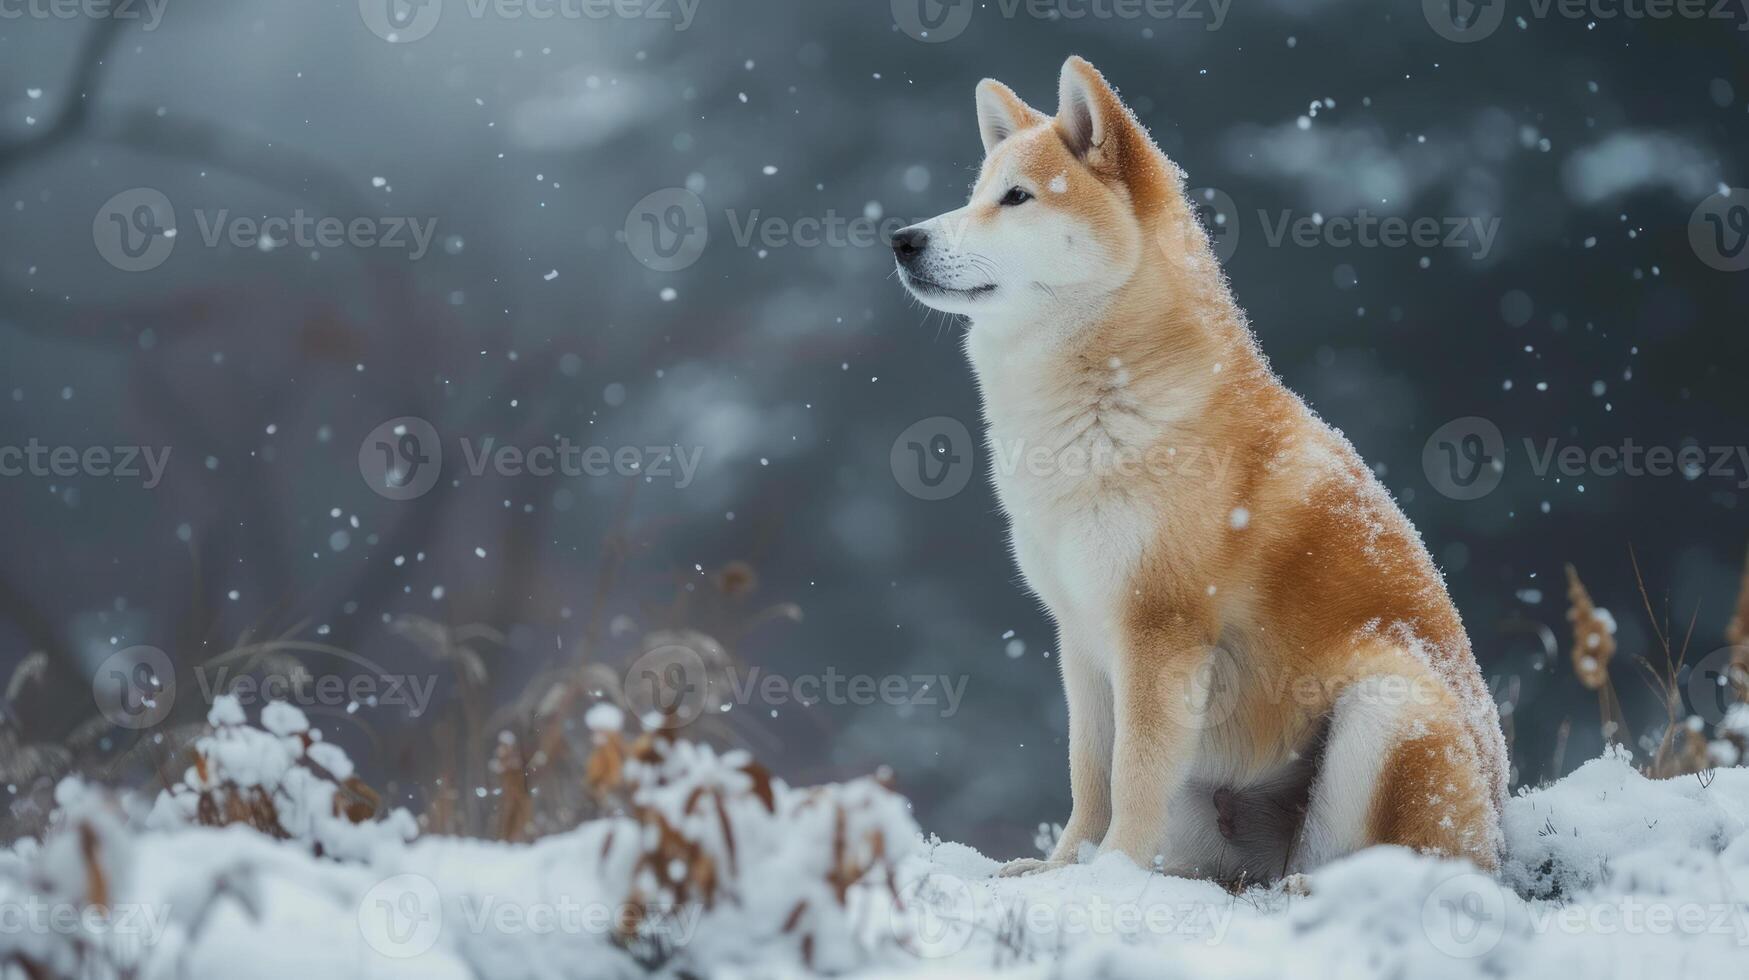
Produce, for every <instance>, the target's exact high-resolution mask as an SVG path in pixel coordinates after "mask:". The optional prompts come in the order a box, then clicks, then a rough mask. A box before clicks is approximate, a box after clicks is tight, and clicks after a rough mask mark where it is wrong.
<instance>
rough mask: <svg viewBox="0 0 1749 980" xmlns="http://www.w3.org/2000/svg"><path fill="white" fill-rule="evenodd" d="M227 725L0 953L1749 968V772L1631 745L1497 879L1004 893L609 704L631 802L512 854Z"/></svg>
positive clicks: (600, 966) (603, 756) (930, 849)
mask: <svg viewBox="0 0 1749 980" xmlns="http://www.w3.org/2000/svg"><path fill="white" fill-rule="evenodd" d="M232 707H234V706H232V705H228V704H226V703H225V702H223V700H222V699H221V703H220V705H219V707H217V708H215V710H214V716H213V720H214V722H215V725H216V730H215V734H214V735H213V736H212V737H211V738H210V739H209V740H207V741H206V742H205V743H203V745H202V747H201V751H202V753H203V756H205V758H206V759H207V762H206V763H205V764H204V765H202V766H199V767H195V768H191V769H190V771H189V773H188V776H187V777H186V779H185V782H184V783H183V784H182V785H181V786H179V787H178V788H176V789H174V790H172V791H171V792H169V793H166V794H163V795H161V796H160V797H159V798H158V800H156V801H155V803H154V805H151V806H148V805H146V803H145V802H143V801H142V802H137V803H134V804H132V805H131V806H130V805H129V804H127V803H125V802H117V801H115V800H113V799H112V798H110V797H108V796H107V795H106V794H104V793H102V792H100V791H96V790H92V789H89V788H87V787H84V786H82V785H80V784H77V783H69V784H66V785H64V786H63V788H62V792H61V794H60V797H61V803H62V804H63V814H62V816H61V819H60V821H59V826H58V829H57V830H56V831H55V832H54V833H52V834H51V835H50V836H49V838H48V839H47V840H46V841H44V842H43V843H41V844H37V843H34V842H27V843H25V844H23V845H20V846H18V847H17V848H15V849H14V850H13V851H12V852H11V853H9V854H6V855H4V856H3V857H0V962H5V963H9V964H12V965H14V966H20V965H22V964H24V963H29V964H30V965H31V969H33V970H35V971H38V972H37V973H35V974H31V973H28V972H24V971H21V972H19V975H21V976H23V975H43V976H69V975H87V976H110V975H117V974H118V973H120V972H122V971H118V970H116V969H114V968H115V967H118V966H119V967H121V968H123V970H125V969H127V968H130V967H137V968H138V972H137V973H136V974H135V975H137V976H139V977H142V978H155V977H220V976H224V977H232V976H276V977H277V976H285V977H308V976H318V977H397V976H406V977H415V976H417V977H438V978H443V977H492V978H515V977H530V978H533V977H543V978H547V977H551V978H557V977H618V976H636V975H641V974H643V973H645V972H647V971H648V970H649V969H650V968H652V967H654V968H657V969H659V970H661V971H664V972H666V973H667V974H669V975H674V976H682V975H720V976H729V977H760V978H764V977H788V976H809V975H813V974H816V973H832V974H858V975H864V976H870V977H940V978H950V977H951V978H962V977H982V976H998V975H1001V976H1015V977H1041V978H1042V977H1058V976H1061V977H1077V978H1079V977H1162V976H1167V977H1171V976H1187V977H1191V976H1194V977H1204V976H1222V977H1225V976H1256V977H1271V978H1273V977H1277V976H1283V975H1293V976H1309V977H1324V976H1328V977H1341V978H1353V977H1414V978H1439V977H1506V976H1527V977H1530V976H1535V977H1543V976H1554V975H1564V976H1572V977H1639V976H1657V977H1669V976H1693V977H1734V976H1741V975H1743V972H1744V969H1745V967H1746V966H1749V834H1746V833H1745V830H1746V829H1749V828H1746V821H1749V770H1743V769H1722V770H1718V771H1716V772H1714V773H1709V774H1704V775H1702V776H1689V777H1683V778H1680V779H1675V780H1668V781H1663V782H1654V781H1651V780H1648V779H1646V778H1644V777H1642V776H1641V775H1639V774H1638V773H1637V772H1636V771H1635V770H1634V768H1633V767H1632V765H1631V764H1630V762H1629V760H1627V759H1626V758H1623V757H1620V756H1606V757H1604V758H1599V759H1595V760H1592V761H1591V762H1589V763H1586V764H1585V765H1584V766H1582V767H1581V768H1580V769H1579V770H1577V771H1576V772H1574V773H1573V774H1572V775H1570V776H1568V777H1567V778H1566V779H1563V780H1562V781H1560V782H1559V783H1558V784H1555V785H1553V786H1550V787H1546V788H1543V789H1538V790H1533V791H1527V792H1522V793H1520V794H1518V795H1516V796H1514V797H1513V798H1512V800H1511V801H1510V802H1509V804H1508V807H1507V810H1506V814H1505V820H1506V835H1507V840H1508V846H1509V855H1508V858H1507V861H1506V864H1505V866H1504V867H1503V868H1502V870H1501V873H1500V874H1499V875H1498V876H1497V877H1496V876H1490V875H1486V874H1483V873H1480V872H1478V871H1477V870H1476V869H1475V868H1474V867H1472V866H1469V865H1467V864H1463V863H1458V862H1452V861H1442V860H1436V859H1433V858H1428V857H1423V856H1419V855H1416V854H1413V853H1410V852H1407V851H1402V850H1397V849H1390V848H1379V849H1374V850H1371V851H1367V852H1364V853H1361V854H1357V855H1354V856H1352V857H1350V858H1348V859H1346V860H1343V861H1339V862H1337V863H1335V864H1333V865H1330V866H1328V867H1326V868H1324V869H1322V870H1320V871H1318V872H1316V873H1315V874H1314V875H1313V876H1312V877H1311V879H1310V881H1309V883H1308V884H1309V888H1308V890H1309V894H1305V895H1289V894H1286V893H1284V892H1282V891H1279V890H1267V889H1256V890H1253V891H1251V892H1247V893H1244V894H1240V895H1232V894H1229V893H1228V892H1226V891H1224V890H1222V889H1221V888H1219V887H1217V886H1215V885H1212V884H1209V883H1207V882H1201V881H1192V880H1186V879H1181V878H1172V877H1165V876H1162V875H1158V874H1151V873H1148V872H1145V871H1143V870H1141V869H1139V868H1137V867H1135V866H1134V865H1132V864H1129V863H1128V862H1127V861H1126V860H1124V859H1123V858H1121V857H1116V856H1112V857H1106V858H1101V859H1098V860H1095V861H1093V862H1091V863H1089V864H1082V865H1077V866H1074V867H1070V868H1067V869H1063V870H1059V871H1055V872H1051V873H1047V874H1042V875H1036V876H1033V877H1028V878H996V877H994V872H995V869H996V867H997V862H996V861H995V860H992V859H991V858H988V857H985V856H983V855H981V854H978V853H977V852H976V851H974V850H972V849H971V848H968V847H965V846H963V845H959V844H953V843H946V842H940V841H936V840H933V839H925V838H924V837H922V836H921V835H920V834H919V832H918V828H917V827H916V825H915V824H914V823H913V822H912V820H911V817H910V816H909V807H908V805H907V804H906V803H905V801H904V800H903V799H902V798H901V797H899V796H897V795H896V794H894V793H892V792H890V791H889V790H887V789H885V788H884V787H883V786H882V785H881V784H879V783H878V782H876V781H875V780H872V779H870V780H858V781H856V782H852V783H847V784H841V785H836V786H829V787H820V788H812V789H804V788H791V787H788V786H785V785H784V784H783V783H782V782H781V781H776V780H769V779H768V778H767V777H765V775H764V774H763V772H762V771H761V770H759V769H758V767H757V766H754V765H753V764H752V763H751V760H749V759H747V758H746V757H745V756H744V755H743V754H740V753H734V752H731V753H726V754H722V755H719V754H717V753H715V752H712V751H710V750H709V749H705V748H702V747H698V746H691V745H687V744H686V743H671V744H670V743H663V742H657V741H651V740H647V739H646V740H643V741H637V740H634V739H631V738H629V737H628V738H623V739H622V738H621V737H620V736H619V735H617V734H614V730H615V728H616V725H617V722H618V718H617V717H615V713H613V712H611V711H609V712H601V713H592V715H591V719H590V720H591V725H592V727H595V728H597V731H598V735H597V738H598V744H599V745H600V746H601V748H600V749H598V752H597V755H598V762H599V764H595V763H592V765H591V772H590V779H591V782H592V784H594V785H596V786H597V787H598V788H600V789H603V790H604V791H607V792H610V793H613V794H617V798H618V799H620V800H622V801H623V804H624V805H623V811H622V812H623V815H621V816H616V817H612V818H604V819H601V820H596V821H592V822H590V823H587V824H585V825H584V826H581V827H579V828H577V829H576V830H573V831H571V832H569V833H565V834H560V835H557V836H553V837H548V838H545V839H543V840H540V841H538V842H535V843H532V844H519V845H512V844H502V843H494V842H489V841H479V840H467V839H456V838H417V839H413V840H408V839H407V837H409V836H410V833H409V826H408V824H407V820H408V818H407V817H406V816H405V814H403V813H400V812H398V811H397V812H395V813H391V814H390V815H389V816H388V817H387V818H386V819H379V820H376V821H371V822H366V823H362V824H355V825H354V824H351V822H350V821H349V820H343V821H342V822H345V823H347V824H349V826H347V827H345V828H340V827H338V826H336V825H335V823H334V821H335V820H336V819H340V815H341V813H342V810H343V806H342V805H341V803H340V802H339V799H340V797H343V796H344V794H343V793H341V794H339V796H338V797H337V795H336V792H335V791H334V790H333V789H332V785H335V784H337V783H338V782H343V781H344V778H345V775H344V774H346V773H347V772H349V770H350V764H349V763H348V762H347V761H346V760H345V759H344V755H343V753H339V752H338V750H337V749H334V748H333V747H331V746H325V745H322V743H321V742H320V738H319V735H316V734H315V733H311V732H308V731H307V729H306V726H305V725H304V724H303V722H302V719H301V716H297V715H296V712H295V711H285V710H279V709H275V710H273V711H271V712H270V713H269V716H268V717H267V718H266V719H264V722H263V726H264V727H263V728H255V727H253V726H250V725H247V724H245V723H243V721H242V719H241V718H240V716H239V715H238V714H237V713H236V712H234V711H232V710H231V709H232ZM264 729H265V730H264ZM305 759H309V760H315V761H316V762H317V765H316V766H314V767H311V766H309V765H306V764H305V763H303V762H302V761H300V760H305ZM197 770H198V771H197ZM233 792H235V793H236V794H237V795H235V796H234V797H230V796H227V795H226V794H228V793H233ZM203 793H204V794H206V795H207V796H208V797H209V798H211V799H213V800H215V801H217V802H218V803H220V804H221V805H223V804H224V801H226V800H227V799H235V800H244V801H256V802H259V801H261V800H262V799H266V800H270V801H271V802H272V811H270V812H279V813H282V814H285V815H286V818H285V819H284V820H282V821H281V825H280V828H279V829H280V830H281V831H283V832H284V833H285V834H286V835H287V836H286V837H285V839H275V838H274V837H272V836H269V835H268V834H266V833H263V832H261V831H260V830H258V829H252V828H251V827H249V826H239V825H233V826H228V827H223V828H214V827H205V826H197V825H194V823H193V821H195V820H196V819H198V818H199V815H200V812H201V807H202V804H201V802H200V800H201V798H202V795H203ZM237 812H238V813H239V814H243V813H244V811H242V810H239V811H237ZM253 812H255V813H256V814H257V815H258V814H259V813H260V812H262V811H260V810H259V809H257V810H256V811H253ZM318 854H320V855H322V856H318ZM94 905H100V906H102V908H103V909H106V910H107V911H97V910H96V909H95V908H94V907H93V906H94Z"/></svg>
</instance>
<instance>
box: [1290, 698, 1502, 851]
mask: <svg viewBox="0 0 1749 980" xmlns="http://www.w3.org/2000/svg"><path fill="white" fill-rule="evenodd" d="M1461 719H1462V716H1461V714H1460V712H1459V707H1458V704H1457V700H1456V699H1455V698H1454V697H1452V696H1451V695H1450V694H1449V693H1447V692H1446V691H1445V690H1444V688H1443V687H1441V686H1439V685H1438V683H1437V681H1435V680H1434V679H1433V678H1431V677H1430V676H1428V675H1419V676H1415V675H1413V674H1410V675H1408V676H1403V675H1396V676H1393V675H1384V676H1381V675H1373V676H1368V677H1365V678H1362V679H1361V680H1359V681H1356V682H1355V683H1353V684H1352V685H1350V686H1349V687H1348V688H1347V689H1346V690H1344V691H1343V692H1342V694H1341V695H1340V696H1338V698H1337V699H1336V704H1335V707H1334V710H1333V714H1332V717H1331V724H1330V734H1329V741H1328V742H1327V743H1326V745H1325V747H1324V754H1323V759H1322V761H1321V765H1320V768H1319V772H1318V776H1317V778H1316V779H1315V780H1314V782H1313V784H1312V793H1311V800H1310V802H1309V805H1308V807H1307V811H1306V821H1305V825H1304V827H1303V828H1302V829H1301V832H1300V834H1299V838H1298V840H1297V841H1296V842H1295V845H1294V849H1293V853H1292V854H1291V855H1290V857H1289V859H1288V867H1287V869H1286V870H1287V871H1288V873H1290V874H1291V873H1303V872H1306V871H1310V870H1311V869H1313V868H1316V867H1319V866H1320V865H1323V864H1326V863H1328V862H1330V861H1332V860H1335V859H1336V858H1339V857H1342V856H1343V855H1346V854H1350V853H1353V852H1354V851H1357V850H1360V849H1361V848H1363V847H1368V846H1371V845H1373V844H1399V845H1402V846H1404V847H1410V848H1414V849H1415V850H1418V851H1422V852H1425V853H1430V854H1439V855H1444V856H1448V857H1467V858H1469V859H1470V860H1472V861H1474V862H1475V863H1476V864H1478V865H1480V866H1482V867H1484V868H1490V869H1491V868H1493V867H1494V866H1495V865H1496V864H1497V862H1498V859H1499V857H1498V854H1497V853H1496V847H1497V846H1498V845H1497V836H1498V835H1497V833H1495V832H1494V830H1493V829H1494V827H1495V821H1496V820H1497V817H1496V815H1495V814H1494V813H1493V806H1492V803H1491V802H1490V793H1489V788H1488V786H1487V783H1486V781H1485V780H1484V778H1483V777H1482V771H1481V768H1482V767H1481V766H1480V764H1479V762H1478V760H1477V757H1476V751H1475V748H1474V746H1473V745H1472V744H1471V742H1470V736H1469V734H1468V732H1467V731H1466V729H1465V727H1464V725H1463V722H1462V720H1461Z"/></svg>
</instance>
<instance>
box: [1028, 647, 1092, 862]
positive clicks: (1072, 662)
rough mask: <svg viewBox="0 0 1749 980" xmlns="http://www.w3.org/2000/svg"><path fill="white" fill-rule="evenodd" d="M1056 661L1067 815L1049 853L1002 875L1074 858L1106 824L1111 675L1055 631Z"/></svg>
mask: <svg viewBox="0 0 1749 980" xmlns="http://www.w3.org/2000/svg"><path fill="white" fill-rule="evenodd" d="M1059 638H1060V640H1061V642H1060V643H1059V644H1058V646H1059V648H1060V649H1061V650H1062V653H1061V655H1060V656H1059V658H1058V664H1059V666H1060V667H1061V669H1062V672H1063V694H1064V697H1065V698H1067V700H1068V702H1069V797H1070V805H1069V821H1068V823H1065V824H1064V825H1063V833H1062V835H1061V836H1060V837H1058V838H1057V846H1056V847H1055V848H1054V849H1052V851H1051V856H1050V857H1048V858H1046V859H1044V860H1042V861H1041V860H1039V859H1038V858H1021V859H1020V860H1018V861H1010V862H1008V863H1007V864H1005V865H1003V866H1002V874H1004V875H1023V874H1034V873H1037V872H1040V871H1050V870H1053V869H1055V868H1060V867H1062V866H1064V865H1066V864H1074V863H1075V860H1076V858H1077V856H1078V855H1079V854H1080V851H1081V845H1082V844H1089V843H1091V844H1098V843H1099V842H1100V840H1102V839H1103V838H1104V837H1105V830H1106V828H1107V827H1108V826H1109V825H1110V824H1111V748H1112V698H1111V677H1110V675H1109V674H1107V673H1106V671H1105V669H1104V667H1103V666H1102V665H1101V664H1100V663H1099V662H1098V661H1096V660H1094V659H1092V652H1091V651H1090V650H1089V649H1087V648H1086V647H1077V645H1076V644H1074V643H1072V642H1070V641H1069V640H1068V639H1067V638H1063V637H1059Z"/></svg>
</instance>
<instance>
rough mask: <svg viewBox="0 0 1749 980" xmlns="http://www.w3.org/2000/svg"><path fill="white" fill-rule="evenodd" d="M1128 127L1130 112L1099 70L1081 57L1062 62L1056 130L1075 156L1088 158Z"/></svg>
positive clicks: (1077, 56) (1058, 88) (1058, 86)
mask: <svg viewBox="0 0 1749 980" xmlns="http://www.w3.org/2000/svg"><path fill="white" fill-rule="evenodd" d="M1129 125H1131V123H1130V116H1129V110H1128V109H1125V108H1124V105H1123V101H1122V100H1121V99H1119V98H1118V97H1117V93H1116V92H1115V91H1113V90H1112V87H1111V86H1110V85H1109V84H1107V83H1106V81H1105V76H1104V75H1101V74H1100V73H1099V69H1097V68H1095V67H1093V66H1092V65H1091V64H1089V63H1088V62H1087V59H1085V58H1082V57H1081V56H1080V55H1071V56H1070V57H1069V60H1068V61H1065V62H1063V73H1062V75H1061V76H1060V77H1059V78H1058V80H1057V128H1058V130H1059V131H1061V132H1062V134H1063V141H1064V142H1066V143H1068V144H1069V149H1071V150H1073V151H1074V153H1075V155H1076V156H1078V157H1085V156H1087V154H1089V153H1091V152H1092V151H1093V150H1095V149H1096V148H1098V147H1101V146H1104V145H1105V143H1106V140H1107V139H1108V138H1109V137H1110V136H1111V135H1112V133H1114V132H1117V131H1119V130H1120V129H1122V128H1123V127H1126V126H1129Z"/></svg>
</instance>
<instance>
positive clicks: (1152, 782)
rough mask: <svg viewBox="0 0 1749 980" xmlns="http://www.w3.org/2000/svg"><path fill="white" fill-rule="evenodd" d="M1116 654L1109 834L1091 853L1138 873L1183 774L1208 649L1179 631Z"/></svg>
mask: <svg viewBox="0 0 1749 980" xmlns="http://www.w3.org/2000/svg"><path fill="white" fill-rule="evenodd" d="M1148 634H1149V635H1148V636H1147V637H1146V638H1145V640H1144V641H1143V642H1141V643H1138V644H1136V645H1135V646H1134V647H1132V648H1130V649H1126V650H1124V651H1123V656H1122V657H1121V658H1120V659H1119V662H1118V666H1117V670H1116V674H1115V678H1114V679H1115V681H1116V690H1115V691H1114V698H1115V706H1116V712H1115V717H1114V721H1115V724H1116V729H1117V731H1116V739H1115V742H1114V746H1113V752H1112V780H1111V800H1112V818H1111V828H1110V830H1109V831H1108V832H1107V833H1106V835H1105V842H1104V844H1102V845H1101V846H1100V848H1099V853H1101V854H1106V853H1109V852H1111V851H1120V852H1122V853H1123V854H1125V855H1128V857H1129V858H1130V860H1132V861H1134V862H1136V863H1137V864H1138V865H1141V866H1142V867H1144V868H1151V867H1154V866H1155V865H1156V863H1157V861H1158V860H1159V859H1162V858H1165V857H1167V856H1166V855H1163V854H1162V848H1163V845H1164V842H1165V840H1166V828H1167V826H1168V822H1169V821H1170V820H1171V819H1172V814H1170V813H1169V812H1167V801H1168V800H1171V799H1172V798H1173V796H1174V795H1175V794H1176V793H1177V791H1178V789H1179V788H1180V787H1181V786H1182V785H1183V784H1184V780H1185V779H1186V778H1188V777H1189V775H1190V768H1191V763H1192V761H1193V759H1194V754H1195V747H1196V739H1197V737H1198V733H1199V731H1200V726H1199V724H1198V721H1197V715H1198V712H1199V711H1200V709H1201V704H1200V701H1201V700H1202V695H1201V694H1200V693H1199V692H1200V691H1201V688H1202V687H1204V686H1206V683H1205V680H1206V679H1205V678H1204V676H1203V675H1204V673H1205V666H1206V664H1205V661H1206V659H1207V658H1206V656H1205V653H1206V651H1207V650H1208V649H1209V647H1208V646H1206V645H1204V644H1203V643H1202V642H1200V641H1199V639H1197V638H1194V637H1193V636H1191V635H1188V634H1187V633H1185V632H1184V631H1180V630H1172V631H1169V632H1168V633H1167V635H1161V631H1154V630H1150V631H1148Z"/></svg>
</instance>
